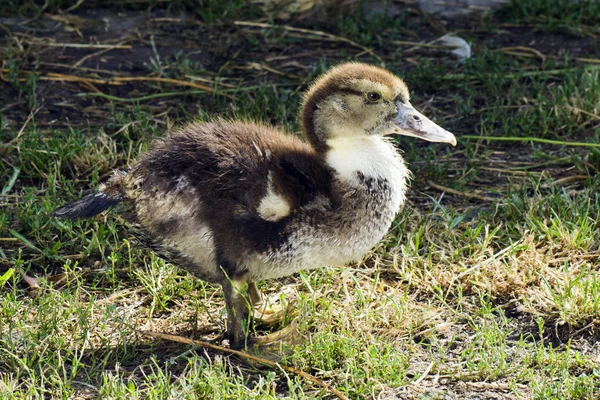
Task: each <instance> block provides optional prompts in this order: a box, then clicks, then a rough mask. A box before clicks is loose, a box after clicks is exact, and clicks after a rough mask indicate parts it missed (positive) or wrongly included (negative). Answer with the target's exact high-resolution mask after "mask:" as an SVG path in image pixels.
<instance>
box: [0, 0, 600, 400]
mask: <svg viewBox="0 0 600 400" xmlns="http://www.w3.org/2000/svg"><path fill="white" fill-rule="evenodd" d="M115 3H118V2H115ZM126 3H127V2H120V3H118V4H116V6H117V9H118V11H119V12H124V13H127V12H130V11H131V10H132V8H138V9H146V8H147V7H148V6H154V7H158V8H160V7H162V6H165V5H164V4H162V3H160V2H155V3H150V2H147V3H144V2H142V3H139V4H137V3H136V4H137V5H135V4H134V5H127V4H129V3H127V4H126ZM11 4H12V6H11V7H12V8H11V9H10V10H9V9H8V8H0V11H1V12H2V13H4V14H6V13H10V15H14V14H15V13H17V14H24V15H25V14H27V15H30V14H31V13H33V14H36V13H39V12H40V10H41V8H42V6H43V3H41V2H33V1H30V2H26V3H22V4H21V3H20V4H21V6H20V8H19V7H16V6H15V3H11ZM73 4H74V3H73V2H71V3H68V2H66V3H65V2H48V5H47V7H46V11H45V12H57V10H58V9H61V10H64V9H66V8H68V7H69V6H70V5H73ZM548 4H549V3H548ZM548 4H547V2H540V1H537V0H528V1H520V2H516V1H515V2H511V3H510V4H508V5H507V6H505V7H504V8H502V9H501V10H500V11H498V12H497V13H494V14H493V15H492V16H491V17H489V19H488V20H486V21H484V22H483V23H482V25H475V26H474V28H481V29H479V30H478V31H477V32H478V33H477V34H474V33H472V32H471V31H470V30H464V31H461V30H460V29H461V28H460V27H453V26H452V25H450V26H449V27H448V29H449V30H450V29H456V31H457V32H459V33H458V34H459V35H461V36H464V37H465V38H466V39H468V40H469V42H470V43H471V44H472V46H473V57H472V58H471V59H469V60H467V61H466V63H465V64H458V63H456V62H455V60H454V59H453V58H451V57H449V56H447V55H445V54H444V53H443V52H441V53H440V52H439V51H436V50H430V49H423V48H419V49H411V48H410V46H398V45H394V44H392V43H391V42H390V40H399V39H403V38H408V39H410V40H414V41H420V40H424V41H429V40H430V39H431V38H432V37H435V36H436V35H438V33H437V32H435V31H433V30H432V28H431V26H430V25H429V22H427V20H426V19H425V18H423V17H420V16H416V15H417V14H415V13H411V12H409V11H406V12H405V13H404V14H402V15H400V16H399V17H397V18H394V17H390V16H388V15H382V16H376V17H373V18H371V17H368V16H367V14H366V11H365V7H363V8H362V9H360V8H359V10H358V11H357V13H356V14H352V13H349V12H343V13H342V12H339V13H338V15H337V16H336V18H333V19H331V21H330V22H327V21H326V20H319V22H318V23H315V24H314V25H313V24H311V23H309V22H307V21H306V20H303V21H285V22H283V23H280V22H278V21H276V20H275V23H280V24H288V25H290V26H297V27H303V28H307V29H318V30H322V31H325V32H328V33H332V34H335V35H337V36H341V37H346V38H348V39H351V40H353V41H355V42H357V43H360V44H361V45H364V46H367V47H369V48H372V49H373V50H374V51H375V52H376V54H378V55H379V56H380V57H382V58H383V59H384V60H385V61H386V65H387V67H388V68H389V69H391V70H393V71H394V72H396V73H398V74H399V75H400V76H402V77H404V79H405V80H406V82H407V84H408V86H409V88H410V89H411V92H412V102H413V104H414V105H415V106H416V107H417V108H420V109H422V110H423V112H424V113H425V114H427V115H428V116H431V117H432V118H433V119H435V120H436V121H438V122H439V123H440V124H441V125H443V126H444V127H446V128H447V129H449V130H451V131H453V132H454V133H455V134H456V135H457V138H458V141H459V145H458V146H457V147H456V148H449V147H446V146H442V145H435V144H434V145H428V144H426V143H422V142H418V141H416V140H413V139H411V138H400V139H398V146H399V148H401V149H402V151H403V155H404V158H405V159H406V160H407V162H408V163H409V166H410V169H411V170H412V171H413V173H414V176H415V178H414V181H413V185H412V189H411V191H410V193H409V200H408V203H407V205H406V206H405V208H404V210H403V211H402V212H401V213H400V214H399V215H398V217H397V219H396V221H395V222H394V224H393V227H392V229H391V230H390V232H389V234H388V235H387V236H386V238H385V240H384V241H382V243H380V244H379V245H378V246H377V247H376V248H375V249H374V250H373V252H372V253H371V254H370V255H369V256H368V257H366V258H365V259H364V260H363V261H362V262H361V263H358V264H357V265H352V266H348V267H340V266H337V267H326V266H324V267H323V268H322V269H318V270H313V271H305V272H302V273H299V274H297V275H295V276H292V277H290V278H286V279H282V280H278V281H269V282H262V283H260V288H261V289H262V290H263V292H265V293H266V295H267V296H268V297H269V298H271V299H273V300H277V299H281V298H284V299H287V300H295V301H296V303H295V305H294V307H293V308H292V309H291V311H290V313H289V314H287V315H286V316H285V317H284V319H283V320H282V321H280V322H279V323H278V324H275V325H274V326H272V327H270V328H267V327H263V326H259V327H256V328H255V329H256V331H257V333H258V334H259V335H262V334H265V333H268V332H269V331H271V330H276V329H278V328H281V327H284V326H287V325H289V324H290V323H291V322H292V321H293V320H295V319H296V320H297V322H298V329H299V331H300V333H301V334H302V335H303V336H304V338H303V339H302V341H301V342H300V343H299V344H297V345H295V346H284V347H283V348H282V349H281V350H279V351H277V352H275V355H273V354H268V355H265V356H269V357H274V358H275V359H277V360H278V362H280V364H281V365H285V366H290V367H295V368H299V369H301V370H303V371H306V372H308V373H311V374H313V375H314V376H316V377H317V378H319V379H321V380H323V381H325V382H327V383H329V384H330V385H332V386H333V387H336V388H337V389H338V390H340V391H342V392H343V393H344V394H345V395H346V396H348V397H349V398H353V399H362V398H418V399H430V398H431V399H443V398H444V399H445V398H457V399H462V398H475V396H480V398H483V397H485V396H486V395H490V396H491V395H494V396H496V398H502V399H513V398H525V399H594V398H597V397H598V396H599V395H600V385H599V384H598V382H599V381H600V363H599V362H598V360H599V357H600V353H599V350H598V346H597V341H598V334H597V330H598V321H599V320H600V273H599V270H598V266H599V265H600V197H599V195H598V193H599V192H600V177H599V175H598V172H599V171H600V150H599V149H597V148H591V147H572V146H570V145H569V143H570V142H585V143H589V144H597V143H599V142H600V109H599V108H598V104H600V85H599V83H598V81H599V79H598V78H599V76H598V75H599V73H600V72H599V69H598V68H597V65H595V64H588V63H586V62H584V61H582V60H581V59H582V58H594V57H596V58H597V57H598V54H597V50H595V49H594V48H591V47H589V46H588V44H587V43H588V42H587V40H588V39H587V38H588V37H589V35H592V36H593V35H597V34H598V32H597V28H596V27H595V26H594V24H596V22H597V21H598V11H597V10H596V8H594V7H596V6H595V4H593V3H591V2H590V3H589V4H587V3H585V4H584V5H583V6H581V7H580V8H578V7H575V6H572V5H571V3H570V2H566V1H565V2H562V1H560V2H553V5H548ZM113 5H115V4H113ZM188 6H189V5H187V3H185V4H184V3H183V2H182V3H177V4H175V5H172V6H171V7H172V10H184V9H185V10H188V12H192V13H196V14H195V15H196V17H197V18H199V19H200V20H201V21H203V22H202V23H198V24H197V25H193V26H190V27H186V26H185V25H169V24H168V23H163V24H165V25H157V26H155V27H154V28H153V29H154V31H153V34H154V38H153V39H152V38H150V36H145V37H143V38H142V39H143V40H134V41H132V42H131V43H130V44H131V45H132V46H133V48H134V49H140V48H144V49H146V50H148V51H147V52H146V53H143V54H145V56H144V57H145V59H144V60H141V61H143V63H142V64H141V65H142V66H141V67H140V68H141V69H132V70H127V68H128V67H127V64H126V63H123V64H118V63H113V62H114V61H115V60H117V61H118V60H120V59H119V57H129V58H132V59H133V58H134V57H133V56H131V55H127V56H124V55H123V54H124V53H123V54H121V53H117V52H116V51H115V52H108V53H106V54H105V55H103V57H106V59H105V60H103V61H102V62H101V63H100V61H98V62H99V63H100V64H98V65H100V67H99V68H100V69H104V68H106V69H110V68H113V69H114V71H113V72H114V73H117V74H120V73H123V74H125V73H126V74H127V75H132V76H160V77H166V78H171V79H176V80H181V81H188V82H199V83H202V84H206V85H208V86H211V87H213V88H214V89H215V91H216V94H209V93H206V92H204V91H202V90H196V89H193V88H189V87H183V86H177V85H171V84H165V83H157V82H136V83H128V84H127V85H123V86H109V85H104V84H101V83H96V84H94V86H93V87H92V86H89V85H84V84H79V83H73V82H56V81H49V80H46V79H45V78H46V77H47V76H48V75H47V74H48V72H59V73H63V74H72V75H77V76H84V77H95V78H98V76H99V77H102V78H107V77H109V75H106V74H102V73H101V72H99V73H98V75H97V76H92V74H91V72H90V71H86V70H79V69H68V68H64V67H60V68H63V69H60V68H59V67H52V68H59V69H52V68H51V67H49V66H48V64H47V63H48V62H54V63H56V62H57V59H56V58H54V57H58V56H60V57H67V58H66V59H58V61H60V63H62V64H65V65H73V64H74V63H75V62H76V61H77V60H80V59H81V58H82V57H84V56H86V55H89V54H91V53H93V52H94V51H97V49H93V50H77V51H79V52H77V53H75V54H74V55H73V54H71V53H67V52H46V53H40V52H39V50H40V48H38V47H35V46H37V45H36V44H31V45H30V46H31V47H27V46H25V47H23V48H20V47H19V45H18V43H17V42H16V41H15V40H8V39H6V41H5V42H3V48H5V50H3V51H2V53H1V54H2V62H3V66H2V70H3V71H2V77H3V78H4V80H5V82H3V84H4V86H3V88H4V89H5V90H4V91H3V92H2V96H3V97H1V98H0V109H1V110H3V111H1V112H0V143H1V144H0V193H1V195H0V293H1V298H0V371H2V373H0V393H1V394H2V395H1V396H0V397H2V398H10V399H12V398H15V399H20V398H22V399H29V398H65V399H66V398H73V397H79V398H96V397H103V398H124V397H131V398H156V399H161V398H194V397H198V398H204V397H210V398H223V399H237V398H256V399H271V398H273V399H275V398H282V397H283V398H294V399H296V398H298V399H312V398H324V397H327V396H329V395H328V394H327V393H326V392H325V391H324V390H323V389H321V388H320V387H318V386H316V385H313V384H311V383H310V382H308V381H307V380H304V379H302V378H301V377H300V376H298V375H296V374H292V373H289V372H285V371H283V370H281V369H276V368H259V367H257V366H254V365H250V364H248V363H245V362H242V361H240V360H239V359H237V358H234V357H229V356H226V355H224V354H219V353H218V352H216V351H212V350H205V349H201V348H194V347H190V346H187V345H182V344H178V343H171V342H167V341H158V340H154V339H150V338H148V337H145V336H143V335H139V334H138V333H137V331H138V330H150V331H155V332H165V333H170V334H176V335H181V336H185V337H191V338H196V339H201V340H211V339H216V338H217V336H218V334H219V333H221V332H223V330H224V327H225V319H224V317H225V312H224V301H223V298H222V296H221V294H220V289H219V288H218V287H215V286H212V285H209V284H206V283H204V282H202V281H200V280H198V279H195V278H193V277H192V276H190V275H189V274H187V273H186V272H184V271H182V270H180V269H178V268H177V267H176V266H173V265H170V264H167V263H165V262H164V261H162V260H161V259H159V258H157V257H156V256H155V255H153V254H152V253H150V252H147V251H143V250H140V249H139V248H137V246H136V244H135V242H134V241H133V240H131V237H130V236H129V235H128V233H127V231H126V230H125V229H124V228H123V227H122V226H121V225H120V223H119V222H118V220H117V218H116V217H115V214H114V213H108V214H106V215H101V216H98V217H97V218H95V219H93V220H88V221H64V220H56V219H53V218H51V217H50V216H49V215H48V214H49V213H50V212H51V211H52V210H53V209H55V208H56V207H57V206H59V205H62V204H64V203H66V202H67V201H70V200H73V199H76V198H78V197H80V196H81V195H82V194H84V193H87V192H88V191H90V190H94V189H95V188H96V187H97V186H98V184H99V183H101V182H103V181H104V180H106V179H107V177H108V175H109V174H110V171H111V170H113V169H115V168H117V169H118V168H124V167H125V166H126V165H128V164H130V163H131V162H133V160H135V158H136V157H137V156H138V154H139V153H140V152H143V151H144V150H145V149H147V148H148V146H149V145H150V143H151V142H152V140H154V139H155V138H157V137H160V136H162V135H163V134H164V133H165V132H166V131H167V130H169V129H171V128H173V127H175V126H178V125H179V124H182V123H184V122H185V121H187V120H191V119H199V120H206V119H209V118H212V117H214V116H221V117H226V118H249V119H254V120H258V121H263V122H266V123H269V124H273V125H277V126H280V127H284V128H286V129H288V130H289V131H293V132H298V130H299V125H298V121H297V113H298V107H299V105H300V103H301V96H302V92H303V90H304V89H305V88H306V87H307V85H308V83H309V82H310V81H311V79H313V78H314V77H315V76H316V75H318V74H319V73H321V72H323V71H325V70H326V69H327V68H328V67H329V66H331V65H333V64H335V63H337V62H339V61H341V60H345V59H356V55H357V54H358V53H360V51H361V50H360V49H357V48H355V47H353V46H350V45H346V44H343V43H341V42H330V41H326V40H321V39H319V38H315V37H313V36H303V35H296V36H293V35H289V32H288V33H286V31H285V29H283V28H281V27H279V28H273V29H254V28H252V29H250V28H248V29H246V28H240V27H235V26H233V25H232V24H230V22H231V21H233V20H236V19H244V20H246V19H247V20H251V19H252V17H251V14H248V15H246V14H244V12H245V8H244V7H245V6H243V5H242V3H239V2H231V3H226V4H224V5H221V3H219V4H217V2H215V3H210V4H208V5H206V6H205V7H204V8H203V9H202V10H200V11H199V9H198V10H197V9H195V8H188ZM2 7H5V6H4V5H3V6H2ZM83 7H84V5H80V11H81V10H83ZM361 10H362V11H361ZM200 12H201V13H203V14H202V15H199V14H198V13H200ZM254 12H256V13H260V11H254ZM252 15H253V14H252ZM431 22H432V23H435V21H431ZM515 23H518V24H520V25H522V26H521V27H519V28H515V29H520V31H517V33H513V34H512V35H513V37H516V38H517V39H515V41H516V43H515V44H512V45H520V46H531V45H530V42H531V40H532V38H533V39H535V40H537V41H538V42H539V43H543V41H544V40H543V39H544V38H546V37H547V36H545V35H547V33H546V32H550V31H551V32H552V35H557V36H556V37H558V38H559V39H564V41H558V42H557V43H559V44H557V45H556V46H549V45H540V46H539V47H536V50H537V51H539V52H541V53H542V54H543V55H544V57H545V58H544V59H543V60H542V59H541V58H540V57H539V56H534V57H529V56H523V55H515V54H510V53H507V52H505V51H500V50H499V48H500V47H502V46H501V45H498V43H497V41H498V40H499V38H501V35H502V32H499V31H498V30H506V29H512V28H507V27H502V24H515ZM474 24H479V23H478V22H477V23H475V22H474ZM483 24H485V25H483ZM11 26H12V25H11ZM555 27H561V28H560V29H555ZM565 27H567V28H568V29H565ZM574 31H576V32H579V33H584V34H585V35H588V36H586V37H583V38H582V37H579V36H573V35H572V33H573V32H574ZM198 32H200V35H201V38H208V39H206V40H204V41H203V40H200V39H199V38H198V35H199V33H198ZM109 34H115V35H116V34H124V32H117V33H114V32H112V33H111V32H109ZM71 35H72V36H69V37H68V40H67V39H64V40H63V39H61V40H62V41H64V42H78V41H81V42H87V38H84V39H81V38H80V37H79V36H78V34H77V33H76V32H72V33H71ZM471 35H472V36H471ZM520 36H522V37H523V39H522V41H519V40H520V39H519V37H520ZM181 38H184V39H181ZM113 39H116V37H113ZM23 40H25V41H28V40H29V39H28V38H24V39H23ZM178 40H185V43H184V45H185V46H183V47H181V46H180V45H181V42H179V41H178ZM27 43H29V42H27ZM560 43H569V45H568V46H567V45H561V44H560ZM186 46H187V47H186ZM561 46H562V47H561ZM586 46H587V47H586ZM171 48H173V51H172V52H169V51H167V50H171ZM178 49H179V50H178ZM181 49H183V50H181ZM577 49H580V50H577ZM581 49H583V50H581ZM194 50H199V51H200V52H199V53H196V55H195V54H193V52H194ZM39 54H42V55H39ZM70 54H71V55H70ZM132 54H134V55H135V54H137V53H132ZM197 54H201V55H202V57H205V58H194V57H195V56H197ZM302 54H304V55H302ZM157 55H158V56H157ZM68 57H71V58H68ZM269 57H283V58H281V59H279V60H277V59H275V60H273V59H271V58H269ZM285 57H289V58H285ZM358 59H360V60H362V61H365V62H375V59H374V58H372V57H371V56H369V55H368V54H363V55H361V56H360V57H358ZM98 60H99V59H98ZM96 61H97V59H96V58H93V59H92V61H91V63H90V64H85V65H84V67H88V68H95V66H96V64H94V63H95V62H96ZM125 61H128V60H125ZM111 63H113V64H111ZM250 63H255V64H250ZM119 65H120V66H119ZM257 65H259V66H258V67H257ZM117 66H119V67H118V68H117ZM265 67H269V68H270V70H269V69H266V68H265ZM119 68H123V69H119ZM273 71H275V72H273ZM197 79H202V80H197ZM94 88H95V89H97V90H98V91H99V92H100V93H97V92H96V90H94ZM225 95H227V96H231V97H226V96H225ZM29 115H31V118H30V119H29V121H27V119H28V116H29ZM26 121H27V122H26ZM461 135H469V136H472V137H481V140H473V139H470V140H461ZM500 137H515V138H536V139H548V140H553V141H555V142H558V143H559V144H553V145H552V144H547V143H539V142H532V141H524V142H517V141H493V140H489V139H490V138H491V139H493V138H500ZM429 182H431V183H433V184H434V185H442V186H443V187H447V188H450V189H454V190H456V191H458V192H459V194H453V193H451V192H446V193H443V192H442V191H441V190H439V189H436V188H435V187H434V186H432V185H430V183H429ZM461 193H462V194H461ZM469 194H471V195H472V194H475V195H476V196H478V197H476V198H470V197H468V196H467V195H469ZM19 271H21V272H23V273H24V274H27V276H29V277H37V278H39V287H37V288H31V287H29V286H30V285H29V284H28V283H27V282H26V281H25V279H24V277H23V276H22V275H21V274H20V273H19ZM486 393H487V394H486ZM330 397H331V396H330Z"/></svg>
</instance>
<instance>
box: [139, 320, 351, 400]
mask: <svg viewBox="0 0 600 400" xmlns="http://www.w3.org/2000/svg"><path fill="white" fill-rule="evenodd" d="M136 332H138V333H140V334H142V335H145V336H150V337H154V338H159V339H163V340H169V341H171V342H178V343H184V344H193V345H196V346H200V347H205V348H209V349H212V350H216V351H219V352H222V353H227V354H233V355H236V356H238V357H241V358H244V359H246V360H251V361H254V362H257V363H260V364H263V365H267V366H269V367H274V368H278V369H282V370H284V371H286V372H290V373H292V374H296V375H299V376H301V377H302V378H304V379H306V380H308V381H310V382H312V383H314V384H315V385H317V386H320V387H322V388H323V389H325V390H326V391H328V392H329V393H331V394H333V395H335V396H336V397H337V398H338V399H341V400H348V397H346V395H344V394H343V393H342V392H340V391H339V390H337V389H336V388H334V387H333V386H331V385H329V384H327V383H325V382H323V381H322V380H320V379H319V378H317V377H315V376H314V375H311V374H309V373H307V372H304V371H301V370H299V369H298V368H293V367H288V366H285V365H281V364H279V363H277V362H274V361H270V360H267V359H264V358H262V357H257V356H254V355H252V354H248V353H244V352H243V351H238V350H233V349H228V348H227V347H223V346H218V345H216V344H212V343H208V342H204V341H201V340H194V339H189V338H186V337H183V336H177V335H169V334H166V333H158V332H150V331H136Z"/></svg>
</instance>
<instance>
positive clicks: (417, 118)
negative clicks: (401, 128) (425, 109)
mask: <svg viewBox="0 0 600 400" xmlns="http://www.w3.org/2000/svg"><path fill="white" fill-rule="evenodd" d="M412 117H413V119H414V120H415V121H420V120H421V117H419V116H418V115H413V116H412Z"/></svg>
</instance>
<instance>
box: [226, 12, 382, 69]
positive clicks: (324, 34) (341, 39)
mask: <svg viewBox="0 0 600 400" xmlns="http://www.w3.org/2000/svg"><path fill="white" fill-rule="evenodd" d="M234 24H235V25H237V26H250V27H255V28H281V29H284V30H286V31H288V32H296V33H302V34H305V35H313V36H319V37H322V38H326V39H328V40H331V41H334V42H343V43H348V44H349V45H351V46H353V47H356V48H359V49H361V50H362V51H364V52H365V53H368V54H370V55H371V56H373V57H374V58H375V59H377V61H379V62H380V63H381V64H382V65H383V64H385V63H384V61H383V59H382V58H381V57H379V56H378V55H377V54H375V52H374V51H373V50H372V49H370V48H368V47H365V46H363V45H361V44H358V43H356V42H355V41H353V40H350V39H348V38H345V37H342V36H337V35H333V34H331V33H327V32H323V31H313V30H310V29H303V28H295V27H293V26H288V25H271V24H265V23H261V22H249V21H235V22H234ZM305 38H306V39H310V37H308V38H307V37H305Z"/></svg>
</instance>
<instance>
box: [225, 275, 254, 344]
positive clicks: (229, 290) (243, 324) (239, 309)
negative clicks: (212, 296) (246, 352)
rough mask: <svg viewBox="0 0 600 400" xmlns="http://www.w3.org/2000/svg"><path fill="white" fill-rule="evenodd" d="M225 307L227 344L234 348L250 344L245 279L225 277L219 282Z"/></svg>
mask: <svg viewBox="0 0 600 400" xmlns="http://www.w3.org/2000/svg"><path fill="white" fill-rule="evenodd" d="M221 286H223V294H224V296H225V306H226V307H227V336H228V337H229V346H230V347H231V348H232V349H234V350H240V349H243V348H244V347H245V346H250V345H251V342H252V338H251V337H250V336H249V334H248V329H249V325H248V315H249V314H248V307H249V305H248V301H247V299H246V293H247V290H248V289H247V282H246V280H245V279H239V278H238V279H231V280H230V279H226V280H225V282H223V283H222V284H221Z"/></svg>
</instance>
